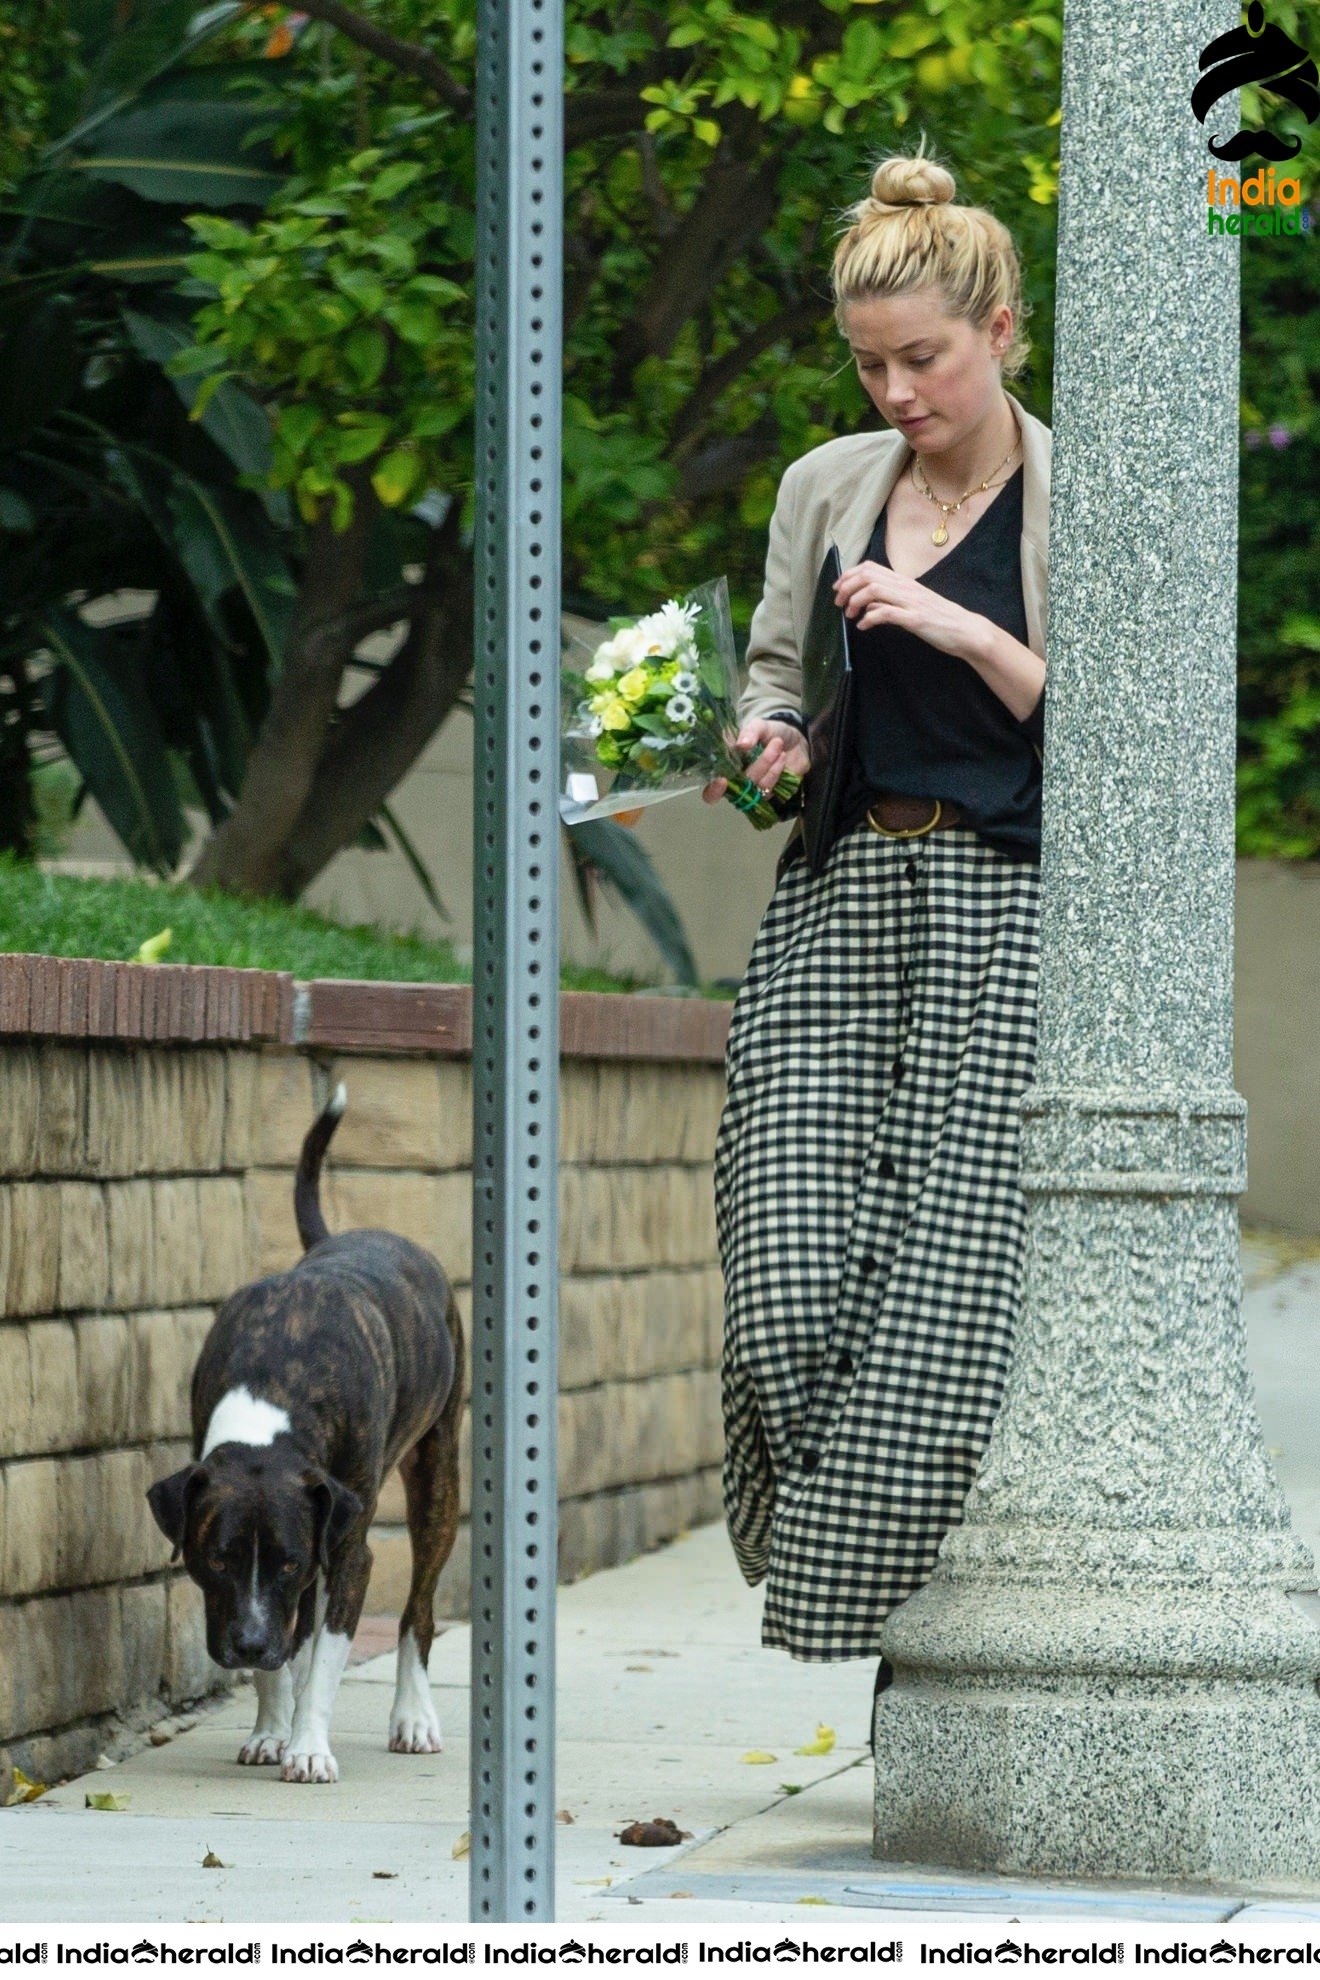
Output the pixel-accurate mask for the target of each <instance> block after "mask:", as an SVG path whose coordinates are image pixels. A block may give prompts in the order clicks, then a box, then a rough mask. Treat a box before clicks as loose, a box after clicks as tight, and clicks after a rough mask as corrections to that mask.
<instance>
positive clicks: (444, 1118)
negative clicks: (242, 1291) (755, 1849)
mask: <svg viewBox="0 0 1320 1980" xmlns="http://www.w3.org/2000/svg"><path fill="white" fill-rule="evenodd" d="M16 960H18V961H21V960H22V959H12V958H0V1755H8V1757H9V1759H10V1761H11V1762H14V1763H17V1764H18V1765H21V1766H22V1767H24V1769H25V1770H26V1771H28V1772H31V1773H36V1774H38V1775H40V1776H41V1777H43V1778H51V1777H53V1776H54V1775H56V1774H58V1773H62V1772H68V1771H70V1770H72V1769H74V1768H76V1767H80V1766H83V1765H86V1764H88V1763H89V1762H90V1761H91V1760H92V1759H94V1757H95V1754H96V1753H97V1752H98V1751H99V1750H100V1748H101V1746H102V1745H103V1744H104V1743H105V1739H106V1737H107V1735H108V1733H109V1731H110V1730H111V1729H112V1728H114V1727H116V1726H118V1725H119V1724H120V1723H122V1722H123V1721H124V1720H126V1719H127V1720H129V1721H134V1722H137V1723H145V1722H146V1721H147V1720H148V1719H149V1718H150V1717H151V1716H153V1715H154V1714H156V1713H159V1712H160V1711H162V1710H164V1709H165V1708H166V1706H168V1705H170V1704H177V1703H178V1702H180V1701H182V1700H184V1699H187V1698H190V1697H194V1696H197V1695H198V1694H199V1693H200V1692H202V1691H203V1690H205V1689H206V1688H207V1687H208V1685H209V1684H210V1683H211V1682H213V1681H214V1680H215V1679H216V1678H217V1677H218V1673H216V1672H215V1670H214V1667H212V1666H211V1665H210V1664H209V1662H208V1660H207V1658H206V1655H205V1649H204V1643H203V1638H202V1632H201V1615H200V1598H199V1597H198V1595H197V1591H196V1590H195V1589H194V1588H193V1586H192V1584H191V1583H190V1582H189V1581H188V1580H187V1578H186V1577H185V1576H183V1575H182V1573H181V1572H180V1571H179V1570H178V1569H172V1568H171V1567H170V1566H169V1561H168V1554H169V1549H168V1545H167V1543H166V1542H165V1540H164V1538H163V1536H162V1535H161V1534H160V1533H159V1531H158V1530H157V1528H156V1526H155V1523H154V1521H153V1520H152V1518H151V1514H150V1511H149V1509H148V1507H147V1503H146V1499H145V1491H146V1488H147V1486H148V1485H149V1484H150V1483H151V1482H152V1481H153V1480H154V1479H156V1478H160V1477H163V1476H164V1475H165V1474H166V1473H167V1472H168V1471H170V1470H172V1469H174V1468H175V1467H177V1466H178V1465H179V1464H181V1463H184V1462H186V1460H187V1457H188V1455H189V1449H188V1443H187V1439H188V1434H189V1423H188V1385H189V1381H190V1377H191V1372H192V1366H193V1363H194V1360H195V1358H196V1354H197V1349H198V1346H199V1344H200V1342H201V1339H202V1337H203V1335H204V1334H205V1332H206V1329H207V1327H208V1326H209V1324H210V1320H211V1315H212V1312H213V1309H214V1306H215V1304H216V1303H217V1302H219V1301H220V1300H222V1299H223V1298H225V1297H226V1296H227V1295H228V1294H229V1293H230V1292H232V1291H233V1290H234V1288H235V1287H236V1286H238V1285H240V1284H242V1283H243V1282H244V1281H245V1280H246V1279H248V1278H251V1277H254V1276H256V1275H257V1274H258V1273H260V1272H262V1271H270V1270H273V1269H279V1268H281V1267H283V1266H286V1265H289V1264H292V1263H293V1261H294V1260H295V1258H296V1257H297V1256H298V1254H299V1245H298V1241H297V1237H296V1233H295V1230H294V1224H293V1208H292V1169H293V1164H294V1161H295V1160H296V1156H297V1151H298V1146H299V1144H300V1142H301V1139H302V1135H303V1133H304V1132H305V1130H306V1127H307V1125H308V1123H309V1122H310V1120H311V1118H312V1116H313V1114H314V1113H315V1112H316V1110H317V1108H318V1107H319V1105H320V1104H321V1103H322V1101H323V1099H324V1097H325V1095H326V1093H327V1092H328V1091H329V1090H330V1089H331V1087H332V1086H333V1084H334V1082H335V1081H336V1080H338V1079H341V1078H342V1079H343V1080H344V1081H345V1084H346V1085H347V1087H348V1091H349V1109H348V1113H347V1114H346V1116H345V1118H344V1120H343V1122H342V1124H341V1126H340V1129H339V1132H338V1134H337V1136H336V1139H335V1143H334V1147H333V1151H332V1159H331V1160H330V1162H329V1163H328V1164H327V1171H326V1178H325V1186H324V1190H323V1201H324V1205H325V1209H326V1214H327V1219H328V1221H329V1223H330V1225H331V1228H332V1229H344V1228H348V1227H350V1226H352V1225H356V1224H365V1223H379V1224H384V1225H387V1226H389V1227H391V1228H393V1229H395V1230H399V1231H402V1232H403V1233H404V1234H405V1235H406V1236H409V1237H412V1238H415V1239H417V1240H418V1241H419V1242H421V1243H423V1244H426V1245H428V1246H430V1247H431V1249H432V1250H434V1251H435V1253H436V1255H437V1256H438V1257H439V1258H440V1260H441V1262H442V1264H443V1265H444V1266H445V1268H446V1270H447V1271H448V1273H449V1275H450V1277H451V1279H452V1280H453V1282H454V1284H455V1287H456V1289H457V1292H458V1300H459V1306H460V1309H461V1310H462V1313H463V1317H464V1320H465V1322H466V1321H468V1319H469V1316H470V1305H469V1279H470V1253H471V1170H470V1163H471V1071H470V1063H469V1060H468V1057H467V1051H468V1038H469V1037H470V1032H469V1031H468V1030H467V1018H468V1012H467V1009H466V1007H465V1005H464V1003H463V999H464V998H465V997H466V993H464V992H445V993H443V1000H442V1003H441V1004H439V1005H438V1004H437V1003H436V1002H435V998H436V996H437V994H439V993H425V994H426V995H429V996H430V997H431V1000H432V1001H431V1002H430V1004H429V1005H428V1004H426V1003H424V1002H419V1001H418V998H417V994H416V993H413V992H409V993H407V995H406V996H394V994H393V991H392V988H389V989H388V990H387V992H386V993H382V992H379V991H376V990H375V989H373V988H371V987H369V986H353V987H354V988H356V989H357V991H358V993H359V994H358V997H357V1001H356V1005H354V1001H353V999H352V998H351V997H350V998H347V999H346V998H345V994H344V993H345V990H346V988H347V986H342V985H335V986H325V992H326V994H325V995H324V996H323V997H322V998H320V999H319V1000H318V999H317V998H315V997H313V998H311V999H310V1000H309V999H308V998H305V997H293V996H284V997H283V998H282V999H280V1000H276V999H273V998H272V999H269V1000H268V1003H269V1012H270V1013H271V1014H273V1015H271V1017H270V1022H269V1023H266V1024H265V1025H264V1029H265V1031H266V1034H267V1035H266V1037H265V1038H264V1039H263V1037H262V1029H263V1025H262V1024H261V1023H258V1024H256V1025H254V1024H253V1023H251V1022H249V1021H248V1018H244V1019H243V1021H242V1022H241V1023H240V1022H239V1021H238V1020H237V1019H236V1020H235V1023H234V1025H233V1026H232V1027H231V1029H230V1032H229V1035H228V1037H225V1036H224V1033H223V1032H222V1033H221V1037H222V1038H223V1039H224V1042H215V1043H207V1042H205V1039H204V1037H199V1036H198V1033H197V1031H196V1030H194V1032H193V1036H194V1037H195V1038H197V1042H195V1043H181V1042H179V1041H178V1029H177V1027H176V1029H175V1031H174V1032H173V1033H171V1032H170V1031H169V1030H168V1029H164V1031H163V1036H158V1037H157V1038H156V1039H155V1040H149V1039H144V1038H143V1037H142V1036H141V1035H140V1034H139V1035H138V1036H137V1037H136V1038H130V1042H126V1043H121V1042H115V1041H114V1040H113V1039H111V1038H107V1037H106V1036H105V1035H104V1031H101V1032H89V1030H88V1028H87V1015H86V1013H87V1009H88V1008H89V1006H88V1003H87V1000H86V999H84V1000H82V1003H81V1005H80V1003H79V999H78V998H77V997H72V998H70V997H69V996H68V995H64V996H63V998H62V1000H61V997H54V998H53V999H52V1002H51V1003H50V1005H49V1007H48V1009H47V1011H46V1014H45V1015H44V1016H42V1015H40V1014H38V1015H37V1016H36V1020H35V1022H36V1024H39V1025H42V1026H44V1028H45V1032H46V1035H34V1012H33V1008H32V999H31V998H30V997H28V998H27V1000H26V1004H25V1005H24V999H23V998H22V997H20V998H18V999H17V1001H16V1000H15V998H14V997H13V995H12V994H11V996H10V999H9V1004H8V1007H7V1008H8V1022H7V1023H6V1021H5V1012H6V1005H5V994H6V984H5V974H6V971H10V972H11V973H12V969H13V967H14V964H15V962H16ZM79 967H83V968H85V967H86V965H82V966H79ZM111 967H113V966H111ZM176 973H177V974H180V975H184V974H193V975H195V976H198V977H200V976H201V975H202V974H204V973H203V972H176ZM142 974H143V975H144V976H145V975H146V974H147V972H142ZM205 974H207V975H209V976H212V977H214V976H215V974H216V973H215V972H207V973H205ZM230 974H233V975H238V974H240V973H239V972H231V973H230ZM244 974H247V973H244ZM167 976H168V972H166V971H164V970H156V971H153V972H151V977H152V982H151V983H150V985H149V986H148V991H149V996H150V995H151V994H154V995H155V996H156V997H157V998H158V999H159V1000H160V1001H161V1004H162V1008H163V1007H164V1004H165V1000H166V996H167V992H166V989H165V984H166V982H167ZM317 988H320V986H313V989H317ZM248 990H249V992H250V991H251V985H249V986H248ZM108 995H109V993H107V997H108ZM206 995H207V997H208V998H210V999H211V1000H212V1001H214V999H215V997H216V995H217V992H216V988H215V985H214V984H212V985H211V987H210V988H209V989H207V991H206ZM382 995H383V996H384V1002H383V1004H382ZM410 1000H411V1001H410ZM175 1001H176V1007H177V1005H178V999H177V997H176V1000H175ZM563 1001H564V1012H563V1032H562V1037H561V1045H562V1050H563V1057H562V1061H561V1100H562V1125H561V1181H560V1214H561V1241H560V1252H561V1273H562V1294H561V1346H560V1404H559V1437H560V1480H561V1547H560V1568H561V1574H563V1575H568V1576H571V1575H574V1574H577V1573H579V1572H582V1571H583V1570H586V1569H590V1568H595V1567H602V1566H606V1565H608V1564H610V1563H613V1562H615V1561H619V1560H623V1559H626V1558H628V1557H629V1556H630V1555H632V1554H634V1553H636V1552H638V1551H640V1550H641V1549H643V1548H645V1547H646V1546H649V1545H652V1544H654V1543H655V1542H657V1541H659V1540H662V1539H665V1538H667V1537H669V1536H671V1535H673V1534H675V1533H677V1532H679V1531H681V1530H682V1529H683V1528H684V1527H685V1526H687V1525H689V1524H691V1523H693V1522H694V1521H698V1520H703V1519H708V1518H712V1517H715V1516H716V1515H717V1513H718V1509H719V1496H718V1465H719V1458H720V1426H719V1413H718V1391H717V1383H716V1374H715V1371H716V1367H717V1363H718V1343H719V1328H720V1317H721V1300H720V1280H719V1271H718V1266H717V1264H716V1251H715V1237H714V1221H713V1205H712V1200H711V1191H710V1158H711V1153H712V1150H713V1146H714V1138H715V1130H716V1125H717V1122H718V1115H719V1108H720V1106H721V1104H722V1100H723V1069H722V1042H723V1032H724V1028H725V1025H726V1024H727V1015H728V1013H727V1008H725V1007H720V1006H706V1007H705V1008H704V1009H696V1008H693V1007H691V1006H687V1007H684V1006H682V1005H676V1003H675V1002H673V1001H671V1000H666V999H655V1000H648V999H637V998H608V997H585V996H584V997H580V998H573V997H566V998H565V999H564V1000H563ZM248 1002H249V1003H251V1002H252V997H251V995H250V994H249V995H248ZM93 1005H94V1000H93ZM186 1005H187V999H186V997H185V998H184V1000H183V1016H182V1017H181V1018H180V1020H179V1022H180V1024H183V1025H186V1024H188V1023H189V1022H190V1021H189V1019H188V1016H187V1010H186ZM20 1006H24V1007H23V1008H22V1009H20ZM619 1006H625V1007H626V1008H624V1009H623V1010H620V1009H619V1008H618V1007H619ZM237 1008H238V1006H237V1005H235V1009H237ZM382 1010H384V1015H383V1016H382ZM409 1011H410V1012H411V1017H409V1016H408V1012H409ZM438 1011H439V1012H440V1013H441V1015H442V1016H443V1017H444V1019H445V1021H444V1023H443V1024H442V1023H441V1022H440V1018H439V1017H438V1016H437V1012H438ZM298 1013H301V1016H300V1017H299V1016H298V1015H297V1014H298ZM20 1018H21V1023H20ZM295 1023H298V1024H301V1026H302V1029H303V1032H304V1037H303V1040H302V1042H296V1041H295V1040H294V1039H291V1038H289V1037H285V1038H283V1039H282V1038H280V1037H279V1036H278V1035H276V1036H274V1037H271V1036H270V1035H269V1034H270V1032H271V1031H276V1032H278V1029H279V1028H280V1027H283V1028H284V1029H285V1030H286V1031H287V1030H289V1029H291V1028H292V1027H293V1026H294V1024H295ZM410 1024H411V1025H412V1030H411V1031H410V1030H409V1025H410ZM80 1027H81V1028H80ZM437 1033H443V1036H437ZM213 1035H214V1034H213ZM380 1036H386V1037H388V1039H389V1050H388V1051H386V1050H381V1049H376V1048H374V1047H373V1045H372V1043H371V1041H372V1040H373V1039H374V1038H376V1037H380ZM339 1041H345V1042H339ZM467 1472H468V1441H467V1426H466V1419H465V1424H464V1435H463V1493H464V1513H465V1515H466V1497H467V1489H468V1475H467ZM372 1548H373V1553H374V1556H375V1568H374V1572H373V1578H372V1584H371V1592H370V1595H369V1597H368V1603H367V1611H368V1613H376V1614H381V1613H393V1612H397V1610H398V1609H399V1608H400V1607H401V1605H402V1602H403V1598H404V1594H405V1592H406V1588H407V1580H408V1544H407V1534H406V1529H405V1528H404V1525H403V1506H402V1493H401V1490H400V1488H399V1483H398V1480H397V1478H393V1479H391V1480H390V1481H389V1482H388V1483H387V1486H386V1489H385V1492H384V1494H383V1495H382V1499H381V1502H380V1506H379V1509H378V1520H377V1525H376V1527H375V1529H374V1530H373V1533H372ZM467 1600H468V1547H467V1522H466V1516H465V1518H464V1522H463V1526H462V1528H461V1529H460V1535H459V1541H458V1545H457V1547H456V1549H455V1553H454V1556H453V1558H452V1560H451V1563H450V1565H449V1567H448V1569H447V1570H446V1573H445V1575H444V1577H443V1578H442V1581H441V1586H440V1593H439V1598H438V1604H437V1606H438V1611H439V1613H441V1614H442V1615H448V1616H457V1615H463V1614H465V1613H466V1609H467Z"/></svg>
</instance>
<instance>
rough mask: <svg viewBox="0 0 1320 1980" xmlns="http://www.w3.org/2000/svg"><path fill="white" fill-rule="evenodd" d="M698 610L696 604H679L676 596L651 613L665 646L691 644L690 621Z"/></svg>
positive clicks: (674, 647) (673, 647)
mask: <svg viewBox="0 0 1320 1980" xmlns="http://www.w3.org/2000/svg"><path fill="white" fill-rule="evenodd" d="M699 610H700V607H699V606H697V605H680V604H679V602H678V600H677V599H676V598H671V599H670V600H669V601H668V603H667V604H665V605H662V606H661V607H660V610H659V611H658V612H654V613H652V615H651V616H652V618H653V620H654V622H655V625H656V628H657V630H658V633H659V636H660V637H661V638H662V639H663V640H664V642H665V644H666V646H668V647H670V648H672V649H675V650H676V649H678V648H679V647H686V646H690V645H691V643H692V623H693V620H694V619H695V618H696V616H697V613H698V611H699Z"/></svg>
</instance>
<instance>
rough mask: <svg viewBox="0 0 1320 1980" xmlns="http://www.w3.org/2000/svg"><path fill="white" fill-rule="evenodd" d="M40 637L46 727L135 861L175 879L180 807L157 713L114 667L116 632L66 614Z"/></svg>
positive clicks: (49, 621)
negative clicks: (45, 657)
mask: <svg viewBox="0 0 1320 1980" xmlns="http://www.w3.org/2000/svg"><path fill="white" fill-rule="evenodd" d="M41 636H42V638H43V639H44V641H45V642H46V645H47V648H48V650H49V652H50V657H51V670H50V673H49V674H48V675H47V677H46V680H45V682H44V683H43V693H44V696H45V703H46V713H47V718H48V720H49V722H50V724H51V727H52V728H53V729H54V730H55V733H56V734H57V735H58V736H59V738H60V741H61V742H62V743H63V744H64V747H65V749H66V751H67V752H68V755H69V758H70V760H71V761H72V762H73V763H74V764H75V766H76V767H77V769H78V770H79V772H80V773H81V775H82V777H83V779H84V780H85V782H86V784H87V788H88V789H89V791H90V792H91V794H92V796H93V797H94V798H95V799H96V801H97V803H98V804H99V805H100V807H101V810H102V811H103V812H104V813H105V816H106V818H107V820H108V822H109V824H110V825H111V827H112V828H113V830H114V831H115V833H116V834H117V835H118V837H119V838H120V839H121V840H122V841H123V843H124V845H125V846H126V847H127V849H128V851H129V852H130V853H131V854H132V856H133V858H134V859H135V860H137V861H138V862H139V864H141V865H143V866H150V867H151V868H153V869H154V871H156V872H157V873H160V874H163V875H168V874H170V873H172V872H173V871H174V869H175V867H176V866H177V865H178V862H179V859H180V856H181V855H182V852H183V847H184V841H185V838H186V826H185V824H184V817H183V808H182V806H181V804H180V803H179V794H178V791H177V789H176V787H175V783H174V777H173V773H172V772H171V770H170V766H169V758H168V755H167V753H166V749H165V739H164V737H163V735H162V734H161V731H160V725H159V723H158V722H157V720H156V715H155V712H154V710H153V708H152V705H151V702H150V700H149V699H148V697H147V695H146V694H145V693H144V692H143V689H142V686H141V683H140V682H139V681H136V680H135V679H134V677H133V675H132V673H131V672H129V671H127V670H125V669H124V668H123V667H122V665H117V664H116V663H117V659H118V655H117V654H116V650H115V649H116V642H115V639H114V634H113V633H112V632H109V631H107V630H106V629H104V628H93V627H91V626H88V625H85V624H84V623H83V621H82V620H81V619H80V618H79V617H78V616H77V614H76V613H74V612H72V611H69V610H67V609H63V610H60V611H57V612H52V613H50V614H49V616H48V617H47V618H46V619H45V620H44V621H43V623H42V625H41ZM121 650H122V649H121Z"/></svg>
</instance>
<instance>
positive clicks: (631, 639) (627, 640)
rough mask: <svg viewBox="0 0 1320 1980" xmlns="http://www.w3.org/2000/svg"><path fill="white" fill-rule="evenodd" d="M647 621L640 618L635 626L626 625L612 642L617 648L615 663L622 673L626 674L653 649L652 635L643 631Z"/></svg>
mask: <svg viewBox="0 0 1320 1980" xmlns="http://www.w3.org/2000/svg"><path fill="white" fill-rule="evenodd" d="M645 623H646V621H645V620H644V619H639V620H638V622H637V624H636V625H635V626H624V627H623V629H622V631H620V632H617V633H615V635H614V638H613V640H612V641H611V642H610V644H611V645H612V646H613V647H614V649H615V654H616V659H615V665H616V667H617V668H618V670H619V672H620V673H621V674H626V673H627V671H628V669H629V668H630V667H635V666H636V665H637V664H638V662H639V661H641V660H644V659H645V658H646V656H647V654H648V652H649V651H650V649H651V639H650V636H649V634H645V633H643V631H642V627H643V626H644V625H645Z"/></svg>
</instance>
